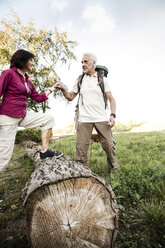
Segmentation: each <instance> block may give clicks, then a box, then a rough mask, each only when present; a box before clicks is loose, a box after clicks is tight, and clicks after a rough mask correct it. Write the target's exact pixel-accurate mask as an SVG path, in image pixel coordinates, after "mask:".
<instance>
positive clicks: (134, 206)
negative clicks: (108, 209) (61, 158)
mask: <svg viewBox="0 0 165 248" xmlns="http://www.w3.org/2000/svg"><path fill="white" fill-rule="evenodd" d="M114 139H115V141H116V142H117V145H116V152H117V158H118V162H119V164H120V167H121V170H120V171H114V172H113V173H111V174H110V173H108V168H107V163H106V156H105V153H104V151H103V150H102V148H101V146H100V144H99V143H92V144H91V145H90V147H89V153H88V161H89V167H90V168H91V170H93V171H94V172H95V173H97V174H99V175H100V176H102V177H104V178H105V179H106V180H107V181H108V182H109V183H110V185H111V186H112V188H113V191H114V192H115V195H116V199H117V203H118V206H119V210H120V211H119V233H118V237H117V246H118V248H161V247H162V248H163V247H164V244H165V133H164V132H151V133H118V134H115V135H114ZM51 147H52V148H53V149H55V150H59V151H63V152H64V153H65V156H68V157H70V159H71V160H74V159H75V137H69V138H65V139H62V140H59V141H56V143H52V144H51ZM24 149H25V148H24V147H22V146H20V145H16V146H15V150H14V154H13V157H12V161H11V163H10V166H9V167H8V169H7V170H6V171H5V172H4V173H1V174H0V195H2V196H3V197H4V198H5V200H4V202H2V203H0V248H1V247H3V248H10V247H13V248H14V247H17V248H19V247H21V248H25V247H29V243H28V240H27V236H26V223H25V215H24V210H23V207H22V200H21V190H22V189H23V188H24V186H25V183H26V181H27V180H28V178H29V176H30V174H31V173H32V171H33V169H34V168H33V165H32V163H31V161H30V160H29V159H25V158H24V157H23V152H24Z"/></svg>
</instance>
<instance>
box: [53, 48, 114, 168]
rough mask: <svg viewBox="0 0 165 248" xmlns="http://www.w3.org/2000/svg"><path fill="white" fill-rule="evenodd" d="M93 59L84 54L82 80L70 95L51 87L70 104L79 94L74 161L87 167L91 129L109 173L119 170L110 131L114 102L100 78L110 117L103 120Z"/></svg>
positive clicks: (102, 101) (105, 83) (106, 83)
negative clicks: (104, 156) (103, 152)
mask: <svg viewBox="0 0 165 248" xmlns="http://www.w3.org/2000/svg"><path fill="white" fill-rule="evenodd" d="M95 67H96V57H95V55H93V54H90V53H85V54H84V55H83V58H82V69H83V78H82V77H81V78H82V79H81V80H82V81H81V87H80V82H79V81H80V77H79V79H78V80H77V81H76V82H75V84H74V86H73V89H72V91H71V92H68V91H66V89H65V88H64V87H63V86H62V85H61V84H56V85H55V87H57V88H58V89H61V91H62V92H63V95H64V97H65V98H66V99H68V100H69V101H72V100H73V99H74V98H75V97H76V95H77V94H78V93H79V101H78V102H79V118H78V126H77V138H76V161H78V162H81V163H82V164H84V165H85V166H86V165H87V153H88V148H89V144H90V139H91V134H92V130H93V128H94V127H95V129H96V131H97V133H98V135H99V137H100V142H101V145H102V147H103V149H104V151H105V152H106V154H107V161H108V166H109V169H110V170H112V169H114V168H115V169H119V165H118V163H117V161H116V156H115V155H116V154H115V147H114V142H113V138H112V132H111V128H112V127H113V126H114V125H115V117H116V114H115V111H116V102H115V99H114V97H113V96H112V93H111V91H110V88H109V85H108V82H107V78H106V77H104V92H105V95H106V96H107V98H108V100H109V102H110V109H111V114H110V117H109V119H108V118H107V114H106V110H105V102H104V97H103V92H102V90H101V88H100V86H99V83H98V76H97V72H96V70H95Z"/></svg>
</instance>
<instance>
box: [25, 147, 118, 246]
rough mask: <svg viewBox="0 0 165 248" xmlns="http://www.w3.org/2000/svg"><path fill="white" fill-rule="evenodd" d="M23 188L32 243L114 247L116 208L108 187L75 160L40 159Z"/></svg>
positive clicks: (35, 153)
mask: <svg viewBox="0 0 165 248" xmlns="http://www.w3.org/2000/svg"><path fill="white" fill-rule="evenodd" d="M39 150H40V148H38V147H37V148H35V149H26V150H25V156H28V157H29V158H31V159H32V160H33V162H34V164H35V171H34V172H33V173H32V175H31V177H30V180H29V182H28V183H27V184H26V186H25V188H24V190H23V198H24V207H25V212H26V219H27V230H28V234H29V238H30V241H31V244H32V247H33V248H56V247H57V248H85V247H91V248H92V247H93V248H114V247H115V239H116V236H117V230H118V207H117V203H116V201H115V199H114V193H113V191H112V188H111V186H110V185H109V184H108V183H107V182H106V181H105V180H104V179H103V178H101V177H99V176H98V175H96V174H94V173H93V172H92V171H91V170H90V169H89V168H87V167H84V166H83V165H82V164H80V163H76V162H73V161H69V160H67V159H66V158H64V157H61V158H59V159H56V158H46V159H44V160H40V159H39Z"/></svg>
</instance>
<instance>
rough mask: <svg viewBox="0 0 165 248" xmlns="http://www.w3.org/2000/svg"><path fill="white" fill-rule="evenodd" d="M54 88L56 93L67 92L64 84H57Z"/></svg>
mask: <svg viewBox="0 0 165 248" xmlns="http://www.w3.org/2000/svg"><path fill="white" fill-rule="evenodd" d="M54 87H55V89H56V91H57V90H62V91H65V88H64V87H63V86H62V84H60V83H56V84H55V85H54Z"/></svg>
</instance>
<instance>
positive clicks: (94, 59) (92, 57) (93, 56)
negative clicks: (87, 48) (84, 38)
mask: <svg viewBox="0 0 165 248" xmlns="http://www.w3.org/2000/svg"><path fill="white" fill-rule="evenodd" d="M83 56H88V57H89V58H90V60H92V61H95V62H97V58H96V56H95V55H94V54H93V53H84V54H83Z"/></svg>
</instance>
